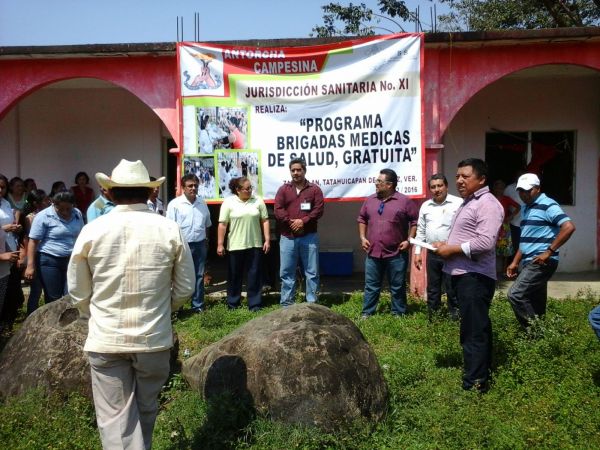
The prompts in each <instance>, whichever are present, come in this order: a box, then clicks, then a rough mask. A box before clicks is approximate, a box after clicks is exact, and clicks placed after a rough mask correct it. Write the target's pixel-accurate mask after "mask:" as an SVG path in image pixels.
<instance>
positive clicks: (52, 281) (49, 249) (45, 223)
mask: <svg viewBox="0 0 600 450" xmlns="http://www.w3.org/2000/svg"><path fill="white" fill-rule="evenodd" d="M52 201H53V204H52V205H51V206H49V207H47V208H46V209H43V210H41V211H40V212H39V213H37V214H36V216H35V218H34V219H33V222H32V224H31V230H30V231H29V244H28V246H27V269H26V270H25V279H27V280H29V281H31V280H33V277H34V276H35V273H36V271H37V273H38V274H39V275H40V279H41V280H42V287H43V289H44V301H45V302H46V303H49V302H52V301H54V300H58V299H59V298H61V297H63V296H64V295H66V294H67V265H68V263H69V257H70V256H71V252H72V251H73V246H74V245H75V240H76V239H77V236H79V232H80V231H81V229H82V228H83V216H82V215H81V211H79V210H78V209H77V208H75V196H74V195H73V193H72V192H59V193H58V194H56V195H55V196H54V198H53V199H52Z"/></svg>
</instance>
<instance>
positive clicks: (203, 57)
mask: <svg viewBox="0 0 600 450" xmlns="http://www.w3.org/2000/svg"><path fill="white" fill-rule="evenodd" d="M194 58H196V59H198V60H200V63H201V64H200V74H198V75H196V76H195V77H194V79H193V81H192V82H191V83H190V82H189V81H190V78H192V76H191V75H190V74H189V72H188V71H187V70H186V71H185V72H183V76H184V77H185V80H184V82H183V84H184V85H185V87H186V88H188V89H190V90H192V91H197V90H200V89H217V88H218V87H220V86H221V84H222V83H223V77H222V76H221V75H220V74H217V73H213V71H212V70H211V68H210V62H211V61H212V60H213V59H215V55H213V54H212V53H198V54H196V55H194Z"/></svg>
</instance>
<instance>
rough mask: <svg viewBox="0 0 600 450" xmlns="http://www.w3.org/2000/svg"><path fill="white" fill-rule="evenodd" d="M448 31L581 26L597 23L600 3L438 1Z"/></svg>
mask: <svg viewBox="0 0 600 450" xmlns="http://www.w3.org/2000/svg"><path fill="white" fill-rule="evenodd" d="M439 1H440V2H441V3H447V4H448V5H449V6H450V12H449V13H448V14H444V15H441V16H440V23H441V24H442V28H444V29H446V30H448V31H463V30H465V29H467V30H476V31H484V30H497V29H507V28H513V29H515V28H516V29H534V28H562V27H582V26H593V25H599V24H600V0H571V1H569V0H439Z"/></svg>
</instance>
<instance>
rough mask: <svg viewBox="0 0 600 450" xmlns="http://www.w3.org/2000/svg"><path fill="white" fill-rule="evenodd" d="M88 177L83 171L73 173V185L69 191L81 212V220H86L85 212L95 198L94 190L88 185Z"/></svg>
mask: <svg viewBox="0 0 600 450" xmlns="http://www.w3.org/2000/svg"><path fill="white" fill-rule="evenodd" d="M89 183H90V177H89V176H88V174H87V173H85V172H77V175H75V185H73V186H71V192H73V195H75V206H76V207H77V209H78V210H79V211H81V213H82V214H83V220H84V221H85V220H86V217H85V213H86V211H87V210H88V208H89V207H90V205H91V204H92V202H93V201H94V199H95V198H96V194H94V190H93V189H92V188H91V187H89V186H88V185H89Z"/></svg>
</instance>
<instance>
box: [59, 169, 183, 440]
mask: <svg viewBox="0 0 600 450" xmlns="http://www.w3.org/2000/svg"><path fill="white" fill-rule="evenodd" d="M96 179H97V180H98V182H99V183H100V185H101V186H102V187H103V188H105V189H109V191H110V194H111V198H112V199H113V201H114V202H115V204H116V205H117V206H115V208H114V209H113V211H112V212H111V213H110V214H109V215H103V216H101V217H98V218H97V219H96V220H94V221H93V222H91V223H89V224H88V225H86V226H85V227H83V229H82V230H81V233H80V234H79V236H78V238H77V241H76V242H75V246H74V248H73V253H72V255H71V259H70V261H69V267H68V274H67V282H68V287H69V294H70V296H71V298H72V300H73V302H74V304H75V305H76V306H77V307H78V308H79V310H80V311H81V312H82V315H83V316H87V317H89V333H88V337H87V339H86V342H85V346H84V350H85V351H86V352H87V355H88V358H89V361H90V369H91V376H92V391H93V394H94V406H95V409H96V421H97V423H98V430H99V432H100V437H101V440H102V447H103V448H105V449H113V448H121V449H149V448H151V446H152V432H153V429H154V422H155V420H156V415H157V413H158V395H159V394H160V391H161V389H162V387H163V385H164V383H165V381H166V380H167V377H168V376H169V368H170V367H169V366H170V365H169V359H170V348H171V347H172V346H173V330H172V326H171V312H172V311H173V310H176V309H177V308H178V307H179V306H180V305H181V304H183V303H184V302H185V301H186V300H187V299H189V297H190V296H191V295H192V292H193V291H194V265H193V262H192V255H191V253H190V250H189V247H188V246H187V244H186V243H185V241H184V239H183V236H182V235H181V231H180V230H179V227H178V226H177V224H176V223H174V222H173V221H171V220H168V219H166V218H164V217H162V216H160V215H158V214H154V213H152V212H151V211H149V210H148V206H147V205H146V199H147V198H148V194H149V193H150V189H151V188H153V187H155V186H158V185H160V184H161V183H162V182H163V181H164V177H163V178H161V179H159V180H157V181H155V182H151V181H150V178H149V176H148V171H147V170H146V168H145V167H144V165H143V164H142V162H141V161H136V162H131V161H126V160H121V162H120V163H119V165H118V166H117V167H115V169H114V170H113V171H112V175H111V177H108V176H106V175H104V174H102V173H97V174H96Z"/></svg>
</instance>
